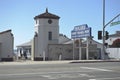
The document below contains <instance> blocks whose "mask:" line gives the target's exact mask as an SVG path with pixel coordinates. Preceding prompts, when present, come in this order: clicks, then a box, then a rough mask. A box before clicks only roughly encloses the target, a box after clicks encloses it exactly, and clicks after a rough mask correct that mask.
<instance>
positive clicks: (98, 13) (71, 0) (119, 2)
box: [0, 0, 120, 46]
mask: <svg viewBox="0 0 120 80" xmlns="http://www.w3.org/2000/svg"><path fill="white" fill-rule="evenodd" d="M102 1H103V0H0V32H2V31H5V30H8V29H12V33H13V34H14V44H15V46H16V45H19V44H21V43H24V42H27V41H29V40H31V39H32V38H33V36H34V23H35V22H34V17H35V16H36V15H39V14H41V13H44V12H45V9H46V8H48V11H49V12H50V13H53V14H56V15H58V16H60V17H61V18H60V22H59V25H60V33H63V34H65V35H67V36H68V37H69V38H71V30H73V28H74V26H77V25H81V24H88V26H89V27H92V35H93V36H94V39H95V40H97V31H98V30H102ZM119 13H120V0H106V13H105V14H106V17H105V18H106V23H107V22H108V21H109V20H111V19H112V18H113V17H115V16H116V15H117V14H119ZM117 20H120V17H119V18H117V19H116V20H115V21H117ZM106 30H107V31H108V32H109V34H113V33H115V31H116V30H120V25H117V26H113V27H110V26H107V27H106Z"/></svg>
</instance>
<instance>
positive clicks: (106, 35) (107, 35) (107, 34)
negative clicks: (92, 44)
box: [105, 31, 109, 40]
mask: <svg viewBox="0 0 120 80" xmlns="http://www.w3.org/2000/svg"><path fill="white" fill-rule="evenodd" d="M108 38H109V33H108V32H107V31H105V39H106V40H107V39H108Z"/></svg>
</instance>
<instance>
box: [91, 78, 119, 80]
mask: <svg viewBox="0 0 120 80" xmlns="http://www.w3.org/2000/svg"><path fill="white" fill-rule="evenodd" d="M115 79H119V80H120V77H114V78H96V79H89V80H115Z"/></svg>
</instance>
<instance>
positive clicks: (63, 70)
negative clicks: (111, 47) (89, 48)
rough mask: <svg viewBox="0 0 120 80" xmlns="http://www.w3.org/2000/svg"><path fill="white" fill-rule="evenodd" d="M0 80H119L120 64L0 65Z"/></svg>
mask: <svg viewBox="0 0 120 80" xmlns="http://www.w3.org/2000/svg"><path fill="white" fill-rule="evenodd" d="M0 80H120V62H103V63H60V64H27V65H25V64H21V65H0Z"/></svg>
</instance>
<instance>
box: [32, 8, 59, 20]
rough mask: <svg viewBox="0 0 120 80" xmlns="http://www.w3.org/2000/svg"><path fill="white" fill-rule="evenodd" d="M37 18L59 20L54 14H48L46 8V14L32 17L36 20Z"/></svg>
mask: <svg viewBox="0 0 120 80" xmlns="http://www.w3.org/2000/svg"><path fill="white" fill-rule="evenodd" d="M37 18H52V19H59V18H60V17H59V16H57V15H55V14H52V13H49V12H48V9H47V8H46V12H45V13H42V14H40V15H37V16H35V17H34V19H37Z"/></svg>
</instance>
